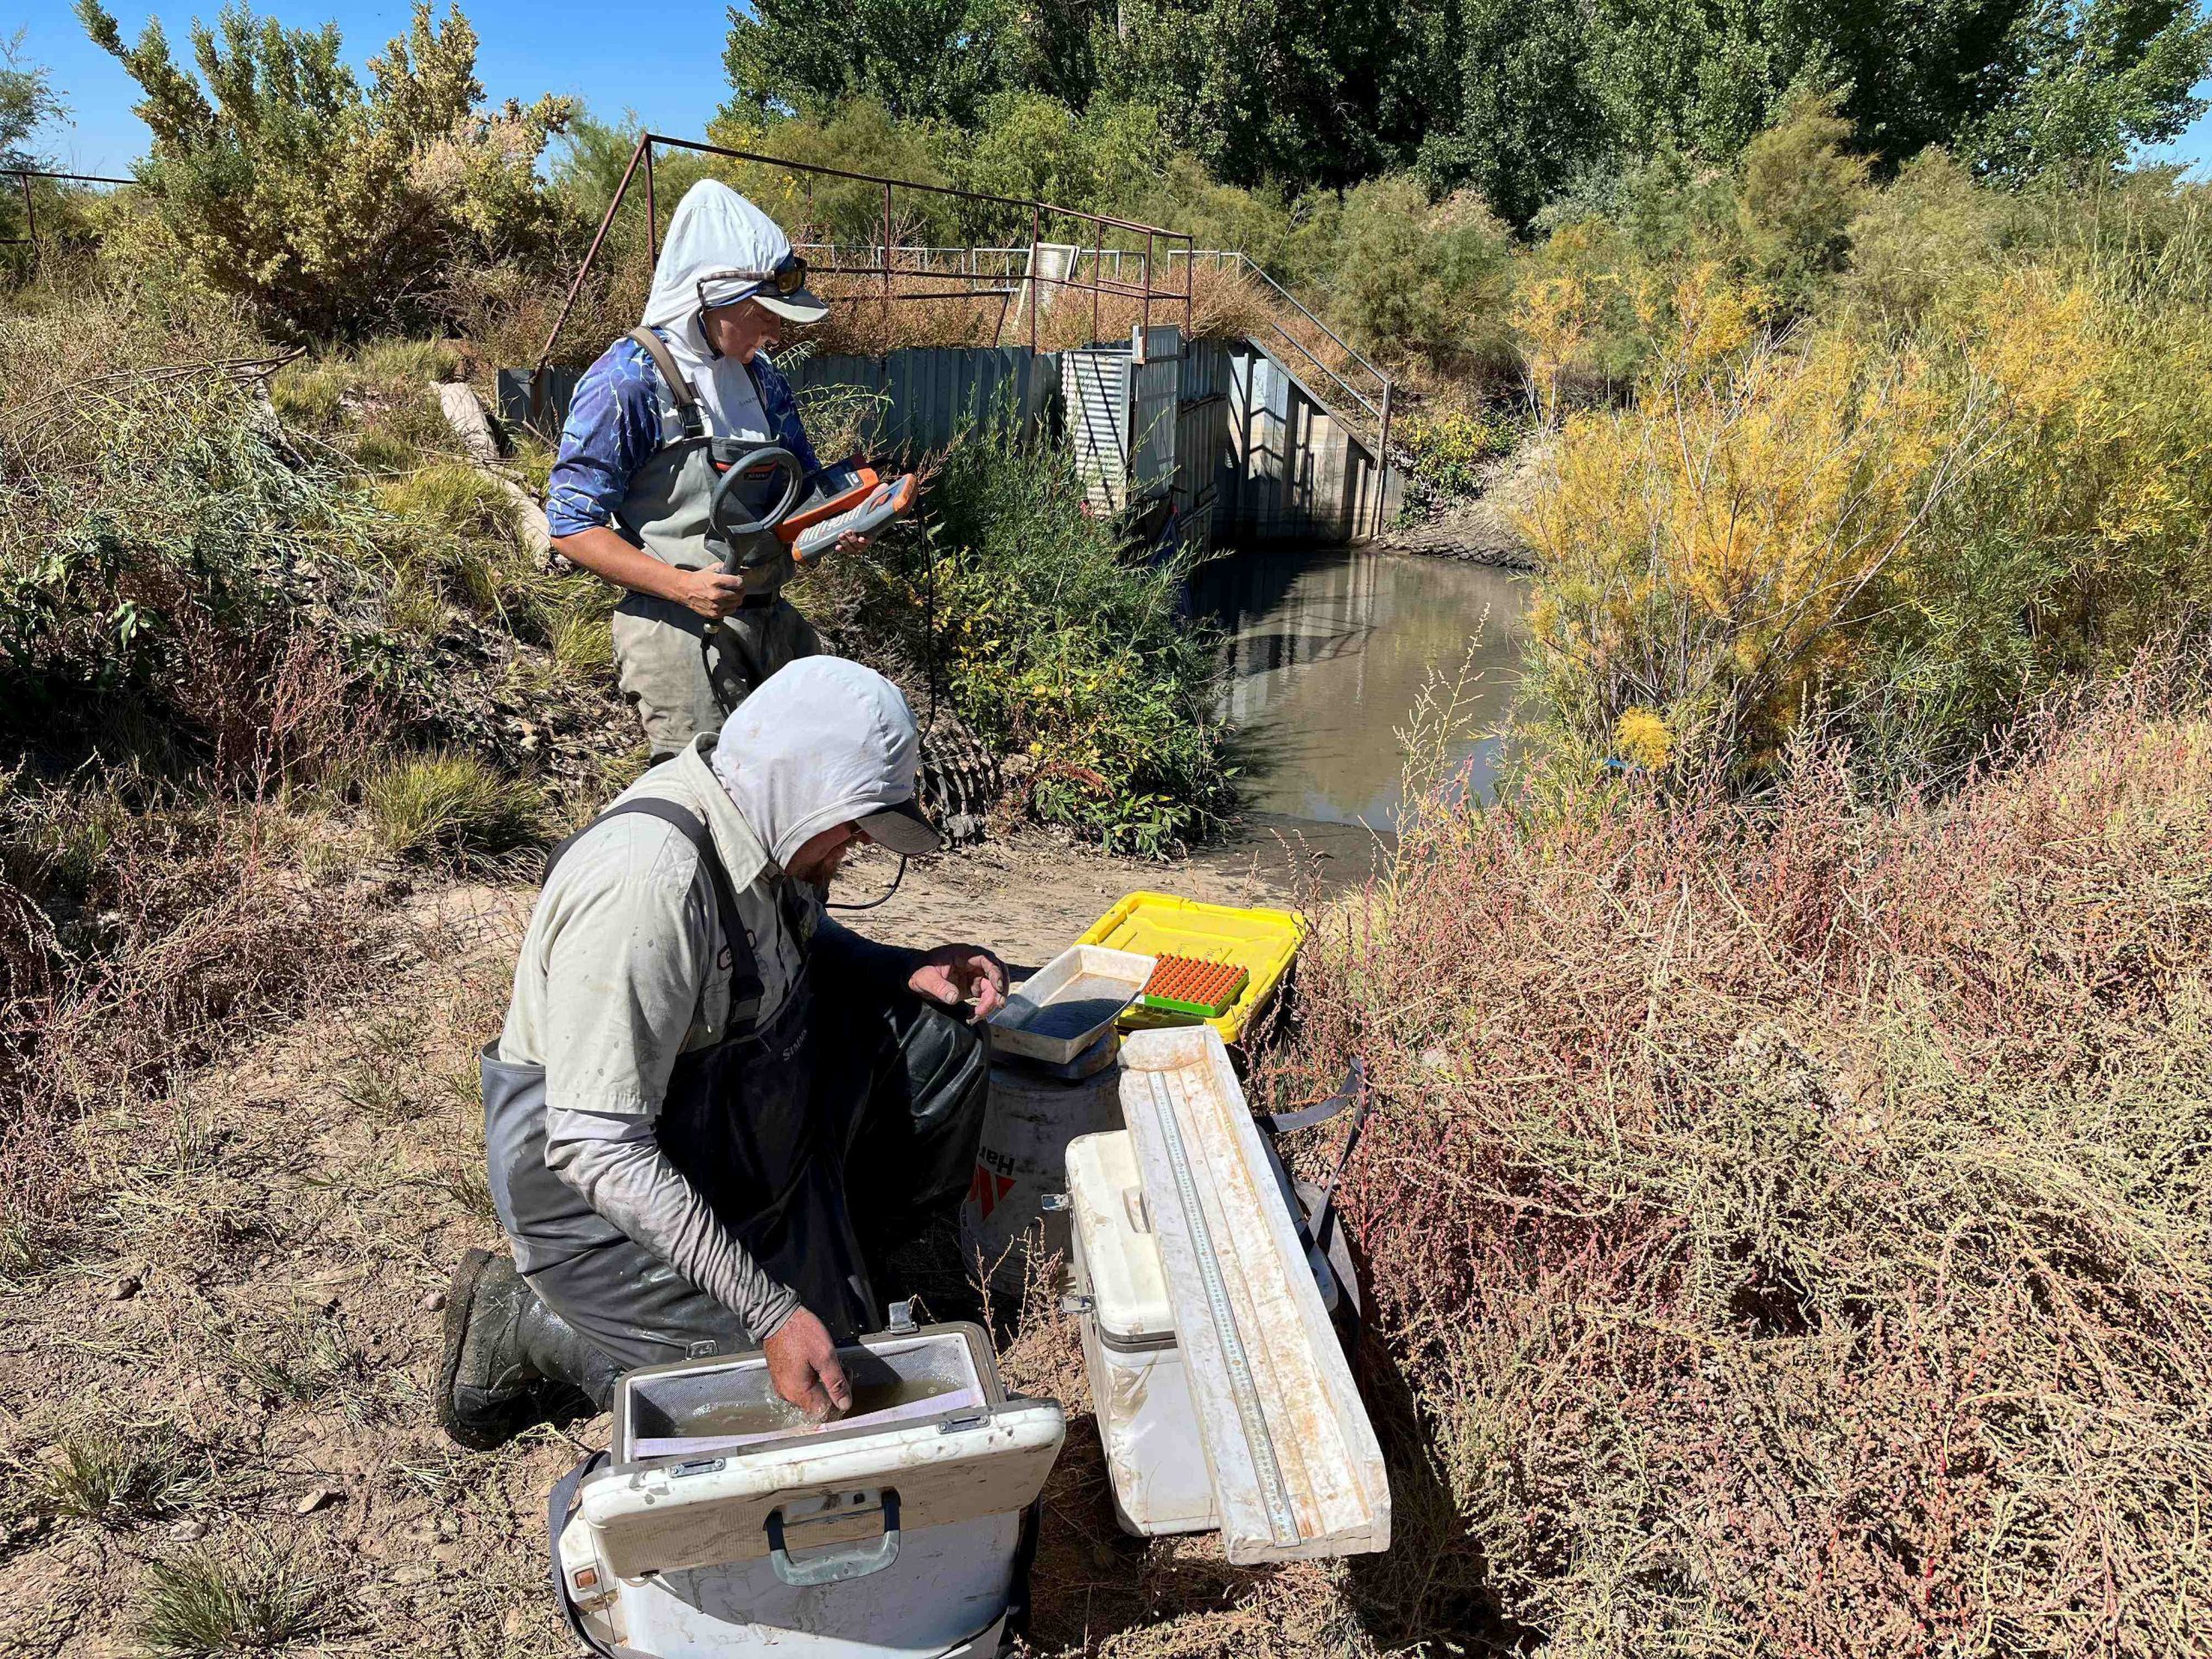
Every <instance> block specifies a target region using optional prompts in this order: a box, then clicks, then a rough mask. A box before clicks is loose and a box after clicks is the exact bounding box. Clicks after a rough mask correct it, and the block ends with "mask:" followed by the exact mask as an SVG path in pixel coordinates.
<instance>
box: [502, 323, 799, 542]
mask: <svg viewBox="0 0 2212 1659" xmlns="http://www.w3.org/2000/svg"><path fill="white" fill-rule="evenodd" d="M752 366H753V384H754V385H755V386H756V387H757V388H758V389H759V391H760V408H761V412H762V413H763V414H765V415H766V416H767V421H768V428H769V430H770V431H771V432H772V433H773V434H774V435H775V441H776V442H779V443H780V444H782V445H783V446H784V447H785V448H786V449H789V450H790V451H791V453H792V454H795V455H797V456H798V461H799V465H800V466H801V467H804V468H805V469H806V470H807V472H808V473H809V474H814V473H817V472H819V471H820V470H821V463H820V462H819V461H816V459H815V458H814V447H813V446H812V445H811V444H810V443H809V442H807V440H806V429H805V428H804V426H802V425H801V424H800V423H799V418H798V399H796V398H795V397H793V396H792V395H791V382H790V381H788V380H786V379H785V378H784V377H783V374H782V373H781V372H780V371H779V370H778V369H777V367H776V365H774V364H773V363H772V362H770V361H769V360H768V354H767V353H766V352H761V353H757V354H756V355H755V356H754V357H753V365H752ZM673 418H674V417H673V416H671V419H673ZM681 435H682V434H681V431H680V429H678V430H671V431H669V432H666V433H664V432H663V430H662V428H661V410H660V372H659V371H658V370H657V369H655V368H654V367H653V360H652V358H651V357H649V356H647V355H646V353H645V347H644V346H640V345H639V344H638V342H637V341H635V340H631V339H628V338H627V337H625V338H624V339H621V340H616V341H615V342H614V344H613V345H612V346H608V347H607V350H606V351H604V352H602V353H600V357H599V360H598V361H597V362H595V363H594V364H593V365H591V367H589V368H588V369H586V370H585V371H584V376H583V378H582V379H581V380H579V381H578V382H576V391H575V397H573V398H571V399H570V400H569V418H568V420H567V421H566V422H565V423H563V425H562V428H561V452H560V454H559V456H558V457H557V458H556V460H555V461H554V463H553V474H552V476H551V478H550V480H548V481H547V484H546V490H545V522H546V526H547V528H548V529H550V531H552V532H553V534H554V535H556V536H573V535H575V533H576V532H577V531H580V530H590V529H592V528H594V526H597V525H601V524H611V523H613V518H614V512H615V509H616V508H618V507H620V505H622V502H623V499H624V498H625V497H626V496H627V495H628V494H629V493H630V480H631V479H632V477H634V476H635V475H636V474H637V471H638V469H639V467H642V466H644V465H645V462H646V461H648V460H649V459H651V457H652V454H653V452H654V451H655V450H656V449H658V448H660V447H661V445H662V444H663V443H664V442H668V441H669V440H670V439H671V438H675V437H678V436H681Z"/></svg>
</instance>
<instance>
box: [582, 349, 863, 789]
mask: <svg viewBox="0 0 2212 1659" xmlns="http://www.w3.org/2000/svg"><path fill="white" fill-rule="evenodd" d="M629 339H630V340H632V341H633V342H634V343H635V344H637V345H638V346H639V348H640V349H641V350H643V351H644V352H645V353H646V355H647V356H649V357H650V358H651V359H652V362H653V366H654V368H655V370H656V371H657V372H658V374H659V376H660V378H661V382H662V384H663V385H665V386H666V387H667V389H668V393H669V397H670V398H671V400H672V401H673V402H674V404H675V405H676V415H677V422H678V423H679V425H680V426H681V428H682V431H683V435H682V436H681V437H679V438H677V439H676V440H675V441H673V442H669V443H665V444H663V445H662V446H661V447H660V448H658V449H656V450H655V451H654V452H653V454H652V455H651V456H649V457H648V458H647V459H646V461H645V465H644V466H642V467H639V469H638V471H637V473H636V474H635V475H634V476H633V477H632V480H631V482H630V490H629V493H628V494H627V495H626V497H625V498H624V499H623V502H622V505H621V507H620V509H619V510H618V511H617V512H616V515H615V518H616V522H617V524H618V526H619V527H620V531H622V533H623V534H624V536H625V537H626V539H627V540H629V541H631V542H632V543H634V544H636V545H637V546H639V547H640V548H642V549H644V550H645V551H647V552H649V553H651V554H652V556H654V557H656V558H658V559H659V560H661V561H662V562H663V563H667V564H671V565H675V566H677V567H678V568H680V569H694V570H701V569H726V570H728V572H729V573H730V574H732V575H738V576H741V577H743V578H744V581H745V599H744V601H743V603H742V604H741V606H740V607H738V609H737V610H736V611H735V612H734V613H731V614H730V615H729V616H727V617H725V618H723V619H721V620H719V621H709V620H708V619H706V618H705V617H702V616H701V615H699V614H698V613H696V611H693V610H692V609H690V607H688V606H685V605H681V604H678V603H677V602H676V601H672V600H666V599H661V598H658V597H656V596H654V595H652V594H638V593H630V594H625V595H624V596H623V598H622V600H621V601H620V603H619V604H617V605H616V607H615V611H614V618H613V640H614V655H615V662H616V665H617V669H618V671H619V675H620V683H621V688H622V693H623V696H625V697H626V698H627V699H628V700H629V702H631V703H632V706H634V707H635V708H636V709H637V710H638V715H639V720H640V721H641V722H642V723H643V725H644V726H645V736H646V738H647V740H648V741H650V743H651V744H652V752H653V755H654V758H655V759H657V760H658V759H660V758H663V757H664V756H666V755H670V754H673V753H678V752H680V751H681V750H682V749H683V747H685V746H686V745H687V744H688V743H690V740H691V739H692V738H693V737H694V736H696V734H699V733H701V732H709V731H715V730H717V729H719V728H720V727H721V722H722V721H723V720H724V718H726V717H727V716H728V714H729V713H730V711H731V710H732V709H735V708H736V707H737V706H738V704H740V703H741V702H744V701H745V699H746V698H747V696H751V695H752V692H753V688H754V687H756V686H758V685H759V684H760V683H761V681H763V680H765V679H766V678H767V677H769V676H770V675H771V674H773V673H774V672H775V671H777V670H778V669H779V668H782V667H783V666H784V665H785V664H787V663H791V662H796V661H797V660H798V658H802V657H814V656H819V655H820V654H821V652H822V641H821V638H820V636H818V635H817V633H816V632H815V631H814V629H813V628H812V626H810V625H809V623H808V622H807V620H806V619H805V618H804V616H802V615H800V614H799V613H798V608H797V607H795V606H793V605H792V604H791V601H789V600H788V599H785V597H784V596H783V588H784V586H785V583H786V582H789V581H790V580H791V576H792V575H793V573H794V571H795V569H796V566H795V565H794V563H793V562H792V558H791V550H790V549H789V548H788V547H786V546H785V544H784V543H783V542H782V541H781V539H779V537H777V535H776V534H775V532H774V531H772V530H758V531H743V530H741V531H739V532H738V533H736V534H734V535H731V534H727V533H725V532H724V531H723V530H722V529H721V528H720V527H719V526H718V525H717V524H716V522H715V518H716V514H715V503H716V494H717V490H718V488H719V487H720V486H722V485H723V484H724V483H725V481H726V479H727V478H728V474H726V473H725V472H724V471H723V470H722V469H723V468H726V467H728V466H730V465H731V464H732V463H734V462H736V461H740V460H741V459H743V458H744V457H746V456H747V455H751V454H754V453H755V452H757V451H759V450H760V449H761V448H762V447H763V441H762V440H760V439H749V438H716V437H714V436H712V435H710V434H709V431H708V429H707V421H706V416H705V413H704V411H703V410H702V409H701V408H700V405H699V395H698V393H697V392H696V391H695V390H693V388H692V386H691V384H690V381H689V380H687V379H685V378H684V377H683V372H682V371H681V370H680V369H679V368H678V367H677V363H676V359H675V358H674V357H673V356H672V355H671V353H670V352H669V349H668V346H667V345H666V343H665V342H664V341H663V340H661V338H660V336H659V335H658V334H654V333H653V332H652V330H651V329H650V328H638V329H633V330H632V332H631V334H630V335H629ZM748 372H749V371H748ZM755 390H756V393H757V391H758V386H757V383H756V386H755ZM765 409H766V404H765V401H764V404H763V410H764V412H765ZM743 487H744V486H743V485H742V484H741V485H740V486H739V490H742V489H743ZM730 493H737V491H733V492H730ZM737 505H744V503H743V501H742V498H741V499H740V500H739V502H738V503H737ZM756 505H757V504H756ZM730 516H733V517H735V518H737V519H738V521H739V522H740V523H741V524H742V523H745V522H747V520H745V518H744V517H743V515H742V513H741V512H740V513H737V514H734V515H730Z"/></svg>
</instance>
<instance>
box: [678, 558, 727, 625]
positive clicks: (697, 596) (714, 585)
mask: <svg viewBox="0 0 2212 1659" xmlns="http://www.w3.org/2000/svg"><path fill="white" fill-rule="evenodd" d="M672 574H673V575H674V576H675V578H676V583H675V586H676V593H675V595H674V596H675V598H676V600H677V602H678V603H680V604H682V605H683V606H684V607H687V608H688V609H690V610H693V611H696V612H697V613H699V614H700V615H701V616H703V617H705V618H706V619H707V620H708V621H709V622H719V621H721V619H722V618H724V617H726V616H728V614H730V613H731V612H733V611H734V610H735V609H737V607H739V606H741V605H742V604H744V603H745V578H744V577H743V576H733V575H729V574H728V572H727V571H722V570H685V569H677V570H676V571H674V572H673V573H672Z"/></svg>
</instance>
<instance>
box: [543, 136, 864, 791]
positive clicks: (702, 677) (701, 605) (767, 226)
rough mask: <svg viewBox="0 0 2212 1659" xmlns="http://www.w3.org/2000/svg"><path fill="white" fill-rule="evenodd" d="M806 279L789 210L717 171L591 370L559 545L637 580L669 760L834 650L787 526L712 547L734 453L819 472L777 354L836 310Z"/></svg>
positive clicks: (632, 686)
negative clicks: (774, 456) (791, 587)
mask: <svg viewBox="0 0 2212 1659" xmlns="http://www.w3.org/2000/svg"><path fill="white" fill-rule="evenodd" d="M805 284H806V262H805V261H804V260H803V259H801V258H799V257H798V256H796V255H795V254H793V253H792V251H791V240H790V238H787V237H786V236H785V234H784V232H782V231H781V230H780V229H779V228H778V226H776V224H775V222H774V221H773V220H772V219H770V218H769V217H768V216H767V215H766V213H762V212H761V211H760V209H759V208H758V207H754V206H753V204H752V203H751V202H749V201H747V200H746V199H745V198H744V197H742V196H741V195H739V194H737V192H735V191H734V190H733V189H731V188H729V187H728V185H726V184H721V183H719V182H717V181H715V180H712V179H706V180H702V181H700V182H699V183H697V184H695V185H693V186H692V187H691V188H690V190H688V191H687V192H685V193H684V196H683V201H682V202H681V203H680V204H678V206H677V209H676V215H675V217H674V218H673V219H671V220H670V222H669V227H668V241H667V243H666V244H665V245H664V246H663V247H662V249H661V251H660V263H659V264H658V265H657V266H656V267H655V269H654V272H653V288H652V297H651V298H650V299H649V300H648V301H647V302H646V304H645V321H644V323H643V324H642V326H640V327H638V328H635V329H632V331H631V332H630V333H629V334H626V335H625V336H624V337H623V338H622V339H620V340H616V341H615V342H614V344H613V345H612V346H608V347H607V350H606V351H605V352H604V353H601V356H600V359H599V360H598V361H597V362H595V363H594V364H593V365H591V367H590V368H588V369H587V370H586V371H585V372H584V376H583V378H582V380H580V381H579V382H577V384H576V391H575V398H574V399H573V401H572V402H571V403H570V404H569V418H568V422H567V424H566V425H564V426H563V428H562V429H561V449H560V454H559V455H558V457H557V458H556V460H555V461H554V464H553V473H552V477H551V479H550V481H549V483H548V486H547V489H546V507H545V516H546V522H547V524H548V526H549V528H550V530H551V531H552V537H553V545H554V547H555V548H556V550H558V551H560V552H561V553H562V554H563V555H565V556H567V557H568V558H569V559H571V560H573V561H574V562H575V563H577V564H580V565H582V567H583V568H584V569H587V570H590V571H593V572H594V573H596V574H597V575H601V576H604V577H605V578H606V579H607V581H609V582H613V583H614V584H615V585H616V586H617V587H620V588H626V589H627V590H628V591H627V592H626V594H624V595H623V598H622V601H621V602H620V604H619V605H617V606H616V607H615V610H614V623H613V632H614V660H615V664H616V667H617V669H618V670H619V671H620V683H621V687H622V695H623V696H625V697H626V698H627V699H628V700H629V702H630V703H631V705H632V707H633V708H635V709H637V711H638V717H639V721H641V722H642V723H643V724H644V726H645V737H646V740H647V741H649V742H650V743H651V744H652V754H653V759H654V760H656V761H658V760H665V759H666V758H668V757H669V756H670V755H672V754H677V753H681V752H682V751H683V749H684V748H685V747H688V746H689V745H690V741H691V740H692V739H693V738H694V737H696V735H698V734H700V733H702V732H715V731H719V730H720V729H721V723H722V719H723V716H725V715H728V713H729V712H730V710H732V709H734V708H736V707H737V706H738V704H739V703H741V702H743V701H744V700H745V699H746V697H747V696H748V695H749V694H751V693H752V692H753V690H756V689H757V688H758V687H759V686H760V683H761V682H762V681H763V680H765V679H766V678H767V677H768V676H769V675H771V674H772V673H774V672H775V671H777V670H778V669H779V668H781V667H783V666H784V665H785V664H786V663H791V662H795V661H797V660H798V658H803V657H811V656H815V655H817V653H819V652H820V651H821V650H822V641H821V639H819V638H818V637H817V635H816V633H815V632H814V629H813V628H812V626H810V625H809V624H808V622H807V620H806V619H805V618H804V616H802V615H800V614H799V613H798V610H797V609H796V608H795V607H793V606H792V604H791V601H789V600H787V599H785V597H784V596H783V588H784V584H785V582H788V581H790V580H791V574H792V562H791V551H790V550H789V549H788V548H786V547H785V545H784V544H783V543H781V542H779V540H778V539H777V538H776V537H775V536H774V534H773V533H772V531H758V532H755V533H753V534H751V535H748V536H745V537H739V538H737V540H738V543H739V544H738V545H735V546H730V547H725V546H721V545H719V544H718V545H716V546H715V547H714V548H713V549H711V550H710V548H709V505H710V504H711V502H712V499H713V496H714V492H715V485H716V484H717V483H718V482H719V481H720V480H721V472H720V471H718V470H717V467H716V462H717V461H721V463H722V464H723V465H725V466H726V465H728V462H729V461H732V460H734V458H735V457H736V456H738V455H739V454H743V453H746V452H747V451H750V450H752V449H753V448H757V447H759V446H760V445H763V444H777V445H780V446H781V447H782V448H785V449H788V450H790V451H791V453H792V454H794V455H795V456H796V457H798V462H799V464H800V466H801V467H804V469H805V471H806V472H807V473H808V474H815V473H817V472H818V471H819V470H820V463H819V462H818V461H817V460H816V459H815V454H814V450H813V448H812V446H811V445H810V444H809V443H808V442H807V437H806V431H805V429H804V427H803V426H801V425H800V423H799V418H798V409H797V407H796V405H795V404H794V402H793V400H792V397H791V385H790V383H789V382H788V381H786V380H785V378H784V377H783V376H782V375H781V374H779V373H778V372H777V371H776V365H774V363H773V362H772V361H771V360H770V359H769V356H768V353H769V351H770V350H772V348H773V347H774V346H776V345H777V344H778V343H779V340H780V338H781V333H782V330H783V329H784V327H785V326H786V325H788V324H792V323H802V324H803V323H812V322H819V321H821V320H822V319H823V317H824V316H826V315H829V308H828V307H827V306H825V305H823V302H821V301H820V300H818V299H817V298H816V297H815V296H813V295H812V294H811V293H810V292H809V291H808V290H807V288H806V285H805ZM747 505H749V506H751V507H753V508H755V509H757V508H758V507H759V506H760V505H762V504H761V503H760V502H757V501H748V504H747ZM865 540H866V538H865V537H847V538H846V539H845V540H844V541H842V542H841V543H838V545H839V547H840V548H841V549H842V550H849V549H851V548H855V547H858V546H861V545H863V544H864V543H865ZM725 556H728V562H729V564H730V566H731V568H730V569H725V568H724V561H725Z"/></svg>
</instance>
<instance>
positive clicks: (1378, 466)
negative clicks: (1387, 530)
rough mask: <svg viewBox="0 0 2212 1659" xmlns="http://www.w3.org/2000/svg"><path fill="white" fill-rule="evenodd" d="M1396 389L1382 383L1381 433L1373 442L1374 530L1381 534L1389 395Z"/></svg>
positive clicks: (1387, 460)
mask: <svg viewBox="0 0 2212 1659" xmlns="http://www.w3.org/2000/svg"><path fill="white" fill-rule="evenodd" d="M1395 390H1396V387H1395V385H1393V384H1392V383H1391V382H1390V381H1388V380H1385V381H1384V382H1383V431H1382V435H1380V436H1379V437H1377V438H1376V441H1375V451H1376V453H1375V530H1374V533H1375V534H1376V535H1377V536H1380V535H1381V534H1382V533H1383V508H1384V506H1385V505H1387V503H1388V500H1389V484H1390V394H1391V393H1392V392H1393V391H1395Z"/></svg>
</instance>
